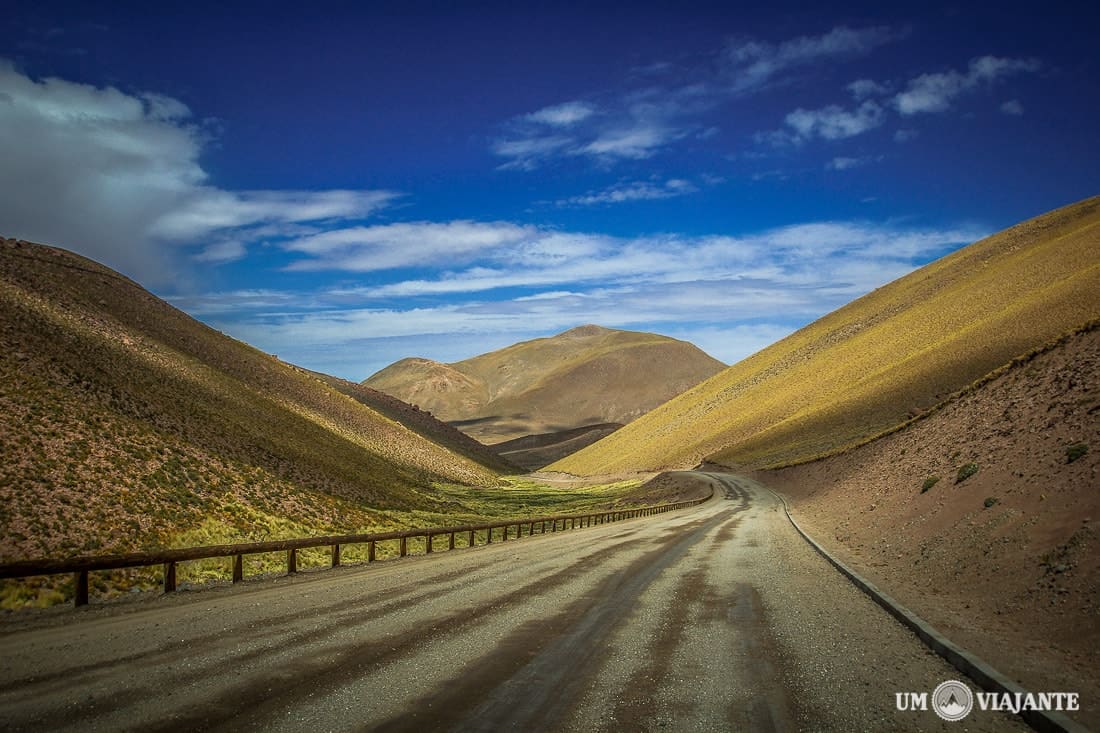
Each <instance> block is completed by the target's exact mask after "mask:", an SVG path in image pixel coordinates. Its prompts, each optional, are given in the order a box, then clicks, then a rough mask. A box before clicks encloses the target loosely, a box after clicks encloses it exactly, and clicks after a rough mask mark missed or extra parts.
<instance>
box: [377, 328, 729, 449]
mask: <svg viewBox="0 0 1100 733" xmlns="http://www.w3.org/2000/svg"><path fill="white" fill-rule="evenodd" d="M723 366H724V365H722V363H721V362H719V361H718V360H716V359H713V358H712V357H710V356H708V355H706V354H705V353H703V352H702V351H701V350H699V349H698V348H697V347H695V346H694V345H692V344H689V343H688V342H685V341H680V340H678V339H673V338H670V337H667V336H661V335H659V334H653V333H645V332H638V331H623V330H618V329H610V328H605V327H603V326H597V325H593V324H586V325H583V326H578V327H576V328H572V329H569V330H567V331H564V332H562V333H559V334H557V335H555V336H550V337H544V338H537V339H531V340H528V341H523V342H519V343H516V344H512V345H511V346H506V347H504V348H502V349H498V350H496V351H492V352H488V353H485V354H481V355H478V356H475V357H472V358H469V359H464V360H462V361H458V362H454V363H451V364H443V363H440V362H436V361H433V360H431V359H425V358H422V357H408V358H405V359H401V360H399V361H397V362H394V363H393V364H391V365H390V366H388V367H386V368H384V369H382V370H380V371H378V372H376V373H375V374H373V375H371V376H370V377H368V378H367V379H366V380H364V381H363V382H362V384H363V385H365V386H368V387H372V388H374V389H378V390H380V391H383V392H386V393H388V394H392V395H394V396H395V397H398V398H399V399H402V400H404V401H406V402H409V403H412V404H416V405H418V406H420V407H421V408H423V409H425V410H428V411H430V412H432V413H433V414H434V415H436V416H437V417H439V418H440V419H442V420H444V421H446V422H449V423H451V424H453V425H455V426H456V427H458V428H459V429H461V430H463V431H464V432H467V433H468V434H470V435H471V436H473V437H475V438H477V439H478V440H481V441H482V442H485V443H499V442H505V441H507V440H513V439H516V438H520V437H523V436H525V435H535V434H545V433H555V432H560V431H563V430H572V429H575V428H579V427H583V426H586V425H593V424H598V423H624V422H628V421H630V420H633V419H635V418H637V417H638V416H640V415H642V414H644V413H645V412H646V411H647V410H649V409H652V408H653V407H656V406H657V405H658V404H660V403H661V402H664V401H665V400H667V399H668V398H669V397H671V396H673V395H675V394H678V393H680V392H682V391H684V390H685V389H688V388H689V387H691V386H692V385H694V384H696V383H697V382H699V381H701V380H702V379H704V378H706V377H707V376H710V375H711V374H714V373H715V372H717V371H718V370H719V369H720V368H722V367H723Z"/></svg>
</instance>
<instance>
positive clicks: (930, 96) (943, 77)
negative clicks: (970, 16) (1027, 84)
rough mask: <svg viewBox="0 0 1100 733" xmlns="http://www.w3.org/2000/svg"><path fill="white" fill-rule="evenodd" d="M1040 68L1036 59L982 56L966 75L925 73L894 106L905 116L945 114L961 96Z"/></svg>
mask: <svg viewBox="0 0 1100 733" xmlns="http://www.w3.org/2000/svg"><path fill="white" fill-rule="evenodd" d="M1039 68H1040V64H1039V62H1038V61H1036V60H1034V59H1008V58H998V57H996V56H981V57H979V58H976V59H973V60H972V61H971V62H970V65H969V67H968V68H967V70H966V71H965V72H961V71H956V70H954V69H952V70H950V71H945V72H941V73H935V74H921V75H920V76H918V77H916V78H914V79H911V80H910V81H909V83H908V84H907V85H906V88H905V91H903V92H901V93H899V94H898V95H896V96H895V97H894V99H893V105H894V108H895V109H897V111H898V113H900V114H901V115H902V116H904V117H911V116H913V115H917V114H927V113H933V112H944V111H946V110H948V109H950V107H951V104H952V103H953V102H954V100H955V99H956V98H957V97H959V96H961V95H963V94H965V93H968V92H971V91H974V90H975V89H978V88H979V87H981V86H983V85H988V84H992V83H993V82H995V81H997V80H999V79H1002V78H1004V77H1006V76H1009V75H1012V74H1019V73H1025V72H1035V71H1038V70H1039Z"/></svg>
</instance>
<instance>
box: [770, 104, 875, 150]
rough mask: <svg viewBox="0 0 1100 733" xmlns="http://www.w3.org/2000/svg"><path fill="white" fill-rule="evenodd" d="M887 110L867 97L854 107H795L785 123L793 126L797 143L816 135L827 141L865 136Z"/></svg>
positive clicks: (793, 134) (791, 127) (794, 138)
mask: <svg viewBox="0 0 1100 733" xmlns="http://www.w3.org/2000/svg"><path fill="white" fill-rule="evenodd" d="M885 119H886V113H885V111H884V110H883V109H882V107H881V106H879V104H878V103H877V102H874V101H873V100H867V101H866V102H864V103H863V104H861V105H860V106H859V107H857V108H855V109H851V110H849V109H844V108H843V107H840V106H838V105H835V104H833V105H829V106H828V107H823V108H822V109H814V110H809V109H802V108H799V109H796V110H795V111H793V112H791V113H790V114H788V115H787V117H786V119H785V120H784V122H786V124H787V127H788V128H790V130H791V133H792V136H791V138H790V139H792V140H793V141H794V142H804V141H806V140H812V139H813V138H815V137H819V138H822V139H824V140H843V139H845V138H849V137H855V136H856V135H862V134H863V133H865V132H867V131H868V130H873V129H875V128H876V127H878V126H880V125H881V124H882V123H883V121H884V120H885Z"/></svg>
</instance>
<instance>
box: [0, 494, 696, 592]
mask: <svg viewBox="0 0 1100 733" xmlns="http://www.w3.org/2000/svg"><path fill="white" fill-rule="evenodd" d="M713 496H714V489H713V488H711V491H710V494H709V495H708V496H706V497H704V498H702V499H692V500H690V501H680V502H674V503H671V504H656V505H653V506H644V507H637V508H635V509H615V510H612V511H607V512H594V513H587V514H558V515H553V516H548V517H526V518H519V519H508V520H505V521H501V522H489V523H486V524H464V525H458V526H454V527H429V528H426V529H404V530H396V531H392V532H374V533H369V534H340V535H325V536H321V537H301V538H298V539H292V540H270V541H267V542H245V543H238V544H230V545H205V546H202V547H183V548H179V549H174V550H160V551H156V552H132V553H126V554H119V555H99V556H79V557H72V558H67V559H64V560H49V559H37V560H20V561H18V562H13V563H6V564H0V579H10V578H26V577H30V576H34V575H59V574H62V573H73V580H74V583H75V586H76V592H75V596H74V599H73V601H74V605H77V606H84V605H87V603H88V573H89V571H94V570H120V569H122V568H135V567H148V566H151V565H163V566H164V592H165V593H171V592H173V591H175V590H176V563H179V562H184V561H187V560H205V559H209V558H213V557H232V558H233V582H234V583H237V582H240V581H241V580H243V579H244V564H243V558H244V556H245V555H257V554H260V553H265V552H280V551H286V553H287V574H288V575H291V574H293V573H296V572H297V570H298V568H297V551H298V550H303V549H307V548H312V547H331V548H332V567H336V566H338V565H340V547H341V545H362V544H366V545H368V551H367V562H368V563H370V562H374V561H375V545H376V544H377V543H378V542H385V541H388V540H397V541H398V542H399V547H398V556H399V557H405V556H406V555H407V554H408V540H409V539H410V538H414V537H423V538H424V541H425V554H430V553H432V552H433V540H434V539H435V538H436V537H440V536H444V535H446V536H448V537H449V541H448V547H447V549H449V550H453V549H455V535H457V534H463V533H465V534H467V535H468V538H467V547H475V546H476V544H475V533H476V532H481V531H485V532H487V534H486V538H485V543H484V544H487V545H488V544H492V543H493V530H496V529H500V530H501V532H500V541H502V542H507V541H508V530H509V529H511V528H512V527H515V528H516V535H515V537H513V538H512V539H513V540H517V539H520V538H521V537H522V536H523V527H524V526H526V527H527V530H528V531H527V536H528V537H530V536H531V535H533V534H536V533H535V527H536V525H537V526H539V527H540V528H541V529H540V532H539V534H546V532H547V529H546V526H547V524H550V525H551V529H550V530H549V531H550V532H558V531H565V530H566V529H577V528H585V527H592V526H595V525H597V524H607V523H610V522H617V521H620V520H623V519H633V518H635V517H646V516H651V515H653V514H661V513H664V512H669V511H673V510H675V509H684V508H687V507H691V506H697V505H699V504H702V503H703V502H705V501H709V500H710V499H711V498H713ZM559 522H560V523H561V530H559V529H558V524H559ZM567 523H568V527H567V526H566V524H567Z"/></svg>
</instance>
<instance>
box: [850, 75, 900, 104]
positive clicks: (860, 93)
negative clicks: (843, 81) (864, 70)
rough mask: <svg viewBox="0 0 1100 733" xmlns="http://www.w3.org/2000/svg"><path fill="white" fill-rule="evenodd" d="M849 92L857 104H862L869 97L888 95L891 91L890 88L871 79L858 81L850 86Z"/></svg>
mask: <svg viewBox="0 0 1100 733" xmlns="http://www.w3.org/2000/svg"><path fill="white" fill-rule="evenodd" d="M848 91H849V92H850V93H851V95H852V96H853V97H854V98H855V100H856V101H857V102H862V101H863V100H864V99H867V98H869V97H879V96H882V95H883V94H887V93H888V92H889V91H890V86H889V85H888V84H881V83H879V82H877V81H873V80H871V79H857V80H856V81H853V82H852V83H851V84H849V85H848Z"/></svg>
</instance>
